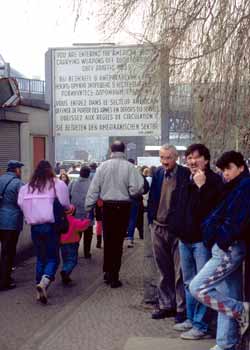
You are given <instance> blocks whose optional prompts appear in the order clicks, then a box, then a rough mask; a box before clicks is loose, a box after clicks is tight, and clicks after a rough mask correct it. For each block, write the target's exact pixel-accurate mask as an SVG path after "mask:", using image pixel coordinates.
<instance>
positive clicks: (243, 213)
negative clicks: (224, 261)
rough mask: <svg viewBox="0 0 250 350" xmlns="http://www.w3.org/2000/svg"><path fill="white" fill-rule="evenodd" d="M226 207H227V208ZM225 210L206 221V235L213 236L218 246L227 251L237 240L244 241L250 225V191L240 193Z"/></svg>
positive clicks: (245, 190)
mask: <svg viewBox="0 0 250 350" xmlns="http://www.w3.org/2000/svg"><path fill="white" fill-rule="evenodd" d="M225 206H226V207H225ZM224 207H225V208H224V210H222V211H217V213H216V212H215V213H212V214H211V217H208V219H207V220H206V221H205V227H204V228H205V233H206V234H207V236H209V233H210V236H211V235H212V234H213V236H214V240H215V241H216V243H217V244H218V246H219V247H220V248H221V249H223V250H225V251H226V250H227V249H228V248H229V247H230V245H232V244H233V242H234V241H236V240H242V239H244V237H243V233H244V232H245V231H246V228H247V227H249V224H250V189H246V188H245V189H244V190H241V191H238V193H237V194H236V195H235V196H234V198H233V199H232V201H231V202H230V203H226V202H225V204H224Z"/></svg>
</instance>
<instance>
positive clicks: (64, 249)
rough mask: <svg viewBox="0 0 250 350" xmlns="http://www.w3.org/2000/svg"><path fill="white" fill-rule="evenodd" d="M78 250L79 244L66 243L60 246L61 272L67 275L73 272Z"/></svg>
mask: <svg viewBox="0 0 250 350" xmlns="http://www.w3.org/2000/svg"><path fill="white" fill-rule="evenodd" d="M78 248H79V243H67V244H61V246H60V249H61V254H62V260H63V266H62V271H65V272H66V273H67V274H68V275H69V274H70V273H71V272H72V271H73V269H74V267H76V265H77V261H78Z"/></svg>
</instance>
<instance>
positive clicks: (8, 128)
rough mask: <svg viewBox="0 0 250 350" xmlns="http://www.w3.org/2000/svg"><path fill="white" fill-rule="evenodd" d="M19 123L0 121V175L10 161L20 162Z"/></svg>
mask: <svg viewBox="0 0 250 350" xmlns="http://www.w3.org/2000/svg"><path fill="white" fill-rule="evenodd" d="M19 125H20V124H19V123H15V122H5V121H0V173H2V172H4V171H5V170H6V166H7V162H8V161H9V160H10V159H16V160H20V130H19V129H20V127H19Z"/></svg>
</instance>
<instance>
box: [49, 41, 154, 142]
mask: <svg viewBox="0 0 250 350" xmlns="http://www.w3.org/2000/svg"><path fill="white" fill-rule="evenodd" d="M151 54H152V51H151V49H150V48H148V47H138V46H131V47H124V46H122V47H113V46H112V47H110V46H108V47H83V48H79V47H75V48H74V47H73V48H66V49H53V76H54V78H53V118H54V135H55V136H66V135H67V136H72V135H77V136H79V135H85V136H96V135H100V136H118V135H119V136H146V135H153V136H158V135H160V124H161V123H160V93H157V89H159V87H157V85H154V87H153V88H154V94H153V93H152V88H149V87H146V89H148V91H146V92H145V90H144V92H143V93H142V94H140V90H141V87H142V85H143V81H144V80H143V79H146V80H147V79H148V80H149V79H151V77H150V69H148V70H147V71H146V74H145V68H147V67H150V64H151ZM155 91H156V93H155Z"/></svg>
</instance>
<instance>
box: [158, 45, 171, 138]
mask: <svg viewBox="0 0 250 350" xmlns="http://www.w3.org/2000/svg"><path fill="white" fill-rule="evenodd" d="M169 75H170V74H169V49H168V48H167V47H164V46H163V47H162V48H161V52H160V89H161V91H160V95H161V144H162V145H163V144H165V143H169V133H170V131H169V128H170V120H169V112H170V77H169Z"/></svg>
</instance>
